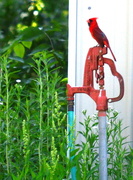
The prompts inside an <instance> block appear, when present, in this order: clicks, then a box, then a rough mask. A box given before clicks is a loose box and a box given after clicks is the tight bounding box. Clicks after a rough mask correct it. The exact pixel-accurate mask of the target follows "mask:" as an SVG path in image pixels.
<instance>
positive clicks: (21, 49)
mask: <svg viewBox="0 0 133 180" xmlns="http://www.w3.org/2000/svg"><path fill="white" fill-rule="evenodd" d="M13 50H14V52H15V54H16V56H18V57H20V58H23V57H24V53H25V48H24V46H23V45H22V44H21V43H18V44H17V45H16V46H14V48H13Z"/></svg>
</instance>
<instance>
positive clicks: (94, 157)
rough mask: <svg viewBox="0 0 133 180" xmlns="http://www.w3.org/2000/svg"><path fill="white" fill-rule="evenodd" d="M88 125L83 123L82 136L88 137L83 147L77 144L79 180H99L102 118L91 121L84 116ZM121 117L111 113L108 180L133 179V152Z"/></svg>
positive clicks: (91, 119) (109, 113)
mask: <svg viewBox="0 0 133 180" xmlns="http://www.w3.org/2000/svg"><path fill="white" fill-rule="evenodd" d="M83 114H84V116H85V119H84V123H80V124H81V126H83V127H84V130H83V131H79V134H80V135H82V136H83V137H84V141H83V142H81V144H77V145H76V146H77V147H78V149H77V151H76V150H75V151H74V152H75V154H74V156H75V158H74V161H75V164H76V168H77V179H84V180H85V179H92V180H97V179H98V178H99V172H98V166H99V165H98V164H99V159H98V117H97V115H95V116H93V117H90V116H87V115H86V111H84V112H83ZM118 115H119V113H118V112H117V111H115V110H114V109H109V110H108V111H107V117H108V126H107V146H108V178H109V179H111V180H116V179H121V180H126V179H132V178H133V174H132V173H133V171H132V164H133V160H132V158H131V157H132V155H133V154H132V152H133V150H132V148H131V147H130V146H129V145H128V142H126V139H127V137H124V136H123V131H124V130H125V129H126V128H123V127H122V121H121V120H119V119H118Z"/></svg>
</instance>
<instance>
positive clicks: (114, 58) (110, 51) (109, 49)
mask: <svg viewBox="0 0 133 180" xmlns="http://www.w3.org/2000/svg"><path fill="white" fill-rule="evenodd" d="M109 50H110V52H111V54H112V56H113V58H114V60H115V61H116V58H115V55H114V53H113V51H112V49H111V48H110V47H109Z"/></svg>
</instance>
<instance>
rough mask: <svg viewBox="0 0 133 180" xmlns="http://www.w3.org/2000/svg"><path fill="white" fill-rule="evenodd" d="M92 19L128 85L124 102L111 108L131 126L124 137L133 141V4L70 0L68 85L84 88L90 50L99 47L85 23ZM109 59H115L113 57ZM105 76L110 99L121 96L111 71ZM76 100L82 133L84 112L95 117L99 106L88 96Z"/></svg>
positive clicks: (129, 0) (118, 0) (125, 0)
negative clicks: (103, 35)
mask: <svg viewBox="0 0 133 180" xmlns="http://www.w3.org/2000/svg"><path fill="white" fill-rule="evenodd" d="M88 7H91V10H88ZM91 17H98V24H99V26H100V28H101V29H102V30H103V32H104V33H105V34H106V36H107V37H108V39H109V42H110V45H111V48H112V50H113V52H114V54H115V56H116V59H117V62H116V68H117V71H118V72H119V73H120V74H121V75H122V76H123V78H124V82H125V95H124V98H123V99H122V100H121V101H119V102H115V103H110V104H109V106H110V107H112V108H115V110H117V111H118V112H120V115H119V117H120V119H123V126H124V127H125V126H129V128H128V130H127V131H126V132H125V135H130V137H129V139H128V140H133V92H132V90H133V1H132V0H122V1H121V0H110V1H109V0H69V64H68V83H69V84H70V85H71V86H82V82H83V72H84V63H85V59H86V55H87V52H88V49H89V48H90V47H93V46H95V45H96V44H97V43H96V41H95V40H93V39H92V37H91V35H90V33H89V30H88V25H87V22H86V20H88V19H89V18H91ZM108 52H109V51H108ZM106 56H107V57H108V58H111V59H112V56H111V55H110V53H108V55H106ZM105 76H106V79H107V81H106V86H105V87H106V90H107V95H108V97H114V96H116V95H117V94H118V93H119V86H118V82H117V80H116V79H115V78H113V76H112V75H111V73H110V70H109V69H108V68H106V74H105ZM108 82H109V83H108ZM75 100H76V101H75V113H76V119H77V124H76V129H77V130H79V129H80V128H81V127H79V123H78V122H79V121H83V115H82V111H83V110H85V109H87V111H88V114H89V115H93V114H94V113H96V110H95V109H96V106H95V103H94V102H93V101H92V99H91V98H90V97H89V96H87V95H85V94H76V96H75Z"/></svg>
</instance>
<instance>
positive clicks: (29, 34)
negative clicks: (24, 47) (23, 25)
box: [20, 27, 44, 41]
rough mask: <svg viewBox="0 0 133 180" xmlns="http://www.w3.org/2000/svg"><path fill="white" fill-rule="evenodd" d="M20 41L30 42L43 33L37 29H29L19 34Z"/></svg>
mask: <svg viewBox="0 0 133 180" xmlns="http://www.w3.org/2000/svg"><path fill="white" fill-rule="evenodd" d="M20 35H21V39H22V41H32V40H34V39H37V38H39V37H40V36H42V35H44V32H43V31H42V30H40V29H39V28H38V27H29V28H27V29H25V30H24V31H22V32H21V34H20Z"/></svg>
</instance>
